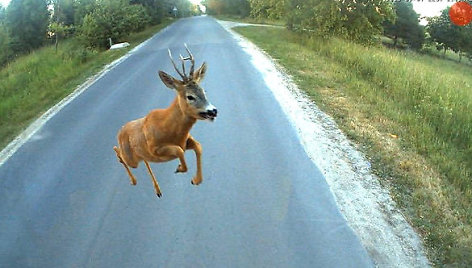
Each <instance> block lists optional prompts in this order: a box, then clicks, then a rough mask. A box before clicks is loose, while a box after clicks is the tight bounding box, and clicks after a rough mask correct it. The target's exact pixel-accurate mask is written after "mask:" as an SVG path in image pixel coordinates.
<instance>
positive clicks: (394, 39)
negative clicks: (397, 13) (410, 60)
mask: <svg viewBox="0 0 472 268" xmlns="http://www.w3.org/2000/svg"><path fill="white" fill-rule="evenodd" d="M397 42H398V36H396V35H395V38H393V47H397Z"/></svg>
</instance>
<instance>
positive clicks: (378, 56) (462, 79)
mask: <svg viewBox="0 0 472 268" xmlns="http://www.w3.org/2000/svg"><path fill="white" fill-rule="evenodd" d="M237 31H238V32H239V33H241V34H243V35H245V36H246V37H248V38H249V39H251V41H253V42H255V43H256V44H257V45H258V46H260V47H261V48H263V49H264V50H266V51H267V52H268V53H269V54H271V55H272V56H273V57H274V58H276V59H278V61H279V62H280V63H281V64H282V65H283V66H285V67H286V69H287V70H288V72H289V73H290V74H291V75H292V76H293V77H294V79H295V81H297V83H298V84H299V86H300V87H301V88H302V89H304V90H305V91H306V92H307V93H308V94H309V95H310V96H313V98H314V99H315V100H317V101H319V102H320V103H321V104H323V105H325V106H326V109H327V110H328V111H330V112H333V113H334V117H335V118H337V119H338V120H337V121H338V122H339V123H340V125H341V126H342V127H343V129H344V131H345V132H347V133H348V134H349V135H350V136H352V137H353V138H354V139H356V140H357V141H358V142H361V143H362V144H363V145H364V148H367V149H366V153H367V154H368V156H369V158H370V159H372V160H373V161H374V163H373V166H374V168H375V170H376V172H377V173H378V174H379V175H380V176H382V177H383V178H384V179H385V182H387V181H388V183H389V184H391V185H392V186H393V187H392V194H393V196H394V197H395V199H396V200H397V201H398V202H399V204H401V206H402V207H403V208H404V211H405V213H406V214H407V215H408V216H409V218H410V221H411V222H412V223H413V224H414V225H415V227H417V228H418V229H419V230H420V231H421V233H422V234H423V236H424V239H425V242H426V245H427V246H428V248H429V253H430V257H431V259H432V260H433V261H434V263H436V264H439V265H448V264H451V265H458V266H471V265H472V209H471V208H472V113H471V111H472V110H471V108H472V105H471V103H472V76H471V71H472V68H471V67H470V66H467V65H463V64H459V63H455V62H452V61H450V60H441V59H438V58H436V57H431V56H427V55H420V54H416V53H413V52H407V51H403V52H402V51H395V50H391V49H386V48H383V47H364V46H361V45H358V44H354V43H350V42H346V41H343V40H338V39H331V40H319V39H310V38H308V37H305V36H302V35H298V34H295V33H292V32H289V31H287V30H285V29H277V28H265V27H264V28H263V27H257V28H255V27H244V28H237ZM327 89H329V90H327ZM327 91H329V92H334V93H332V94H338V95H340V96H343V97H345V99H346V101H344V103H349V105H344V103H342V104H341V105H339V103H336V104H335V105H333V102H331V101H330V100H329V99H330V98H331V97H332V96H331V95H327V94H325V92H327ZM330 94H331V93H330ZM336 96H337V95H336ZM344 110H349V111H348V112H344ZM356 113H360V114H362V117H363V118H367V119H368V120H369V121H370V123H369V124H370V125H372V126H373V127H374V129H375V131H378V132H380V133H384V134H387V133H391V134H394V136H395V137H399V138H398V139H396V140H395V142H396V143H397V144H398V147H399V148H401V151H403V153H399V154H395V155H394V156H392V155H390V154H391V153H392V152H394V150H391V149H390V148H384V147H382V145H379V144H382V142H381V141H379V140H382V139H384V138H376V136H375V135H373V134H372V135H371V134H368V133H365V132H369V131H371V130H370V128H363V129H353V128H352V122H351V121H352V120H353V119H352V118H348V116H350V115H352V114H356ZM384 136H388V135H384ZM376 139H377V140H376ZM383 144H385V143H383ZM416 155H419V157H418V158H417V157H416ZM410 157H411V159H398V158H410ZM423 160H424V161H423ZM412 162H414V163H412ZM405 163H406V164H405ZM430 170H431V172H430Z"/></svg>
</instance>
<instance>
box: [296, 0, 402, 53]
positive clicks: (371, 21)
mask: <svg viewBox="0 0 472 268" xmlns="http://www.w3.org/2000/svg"><path fill="white" fill-rule="evenodd" d="M288 10H289V13H290V14H289V15H288V18H289V21H288V25H289V27H290V28H292V29H297V30H299V31H305V32H311V33H313V34H315V35H317V36H320V37H324V38H326V37H331V36H339V37H342V38H345V39H349V40H353V41H356V42H360V43H364V44H369V43H373V42H375V41H376V37H377V36H378V35H380V34H381V33H382V31H383V28H382V23H383V21H384V20H387V19H390V20H391V19H393V16H394V14H393V8H392V5H391V4H390V3H389V2H388V1H383V0H357V1H356V0H345V1H332V0H307V1H302V0H289V3H288Z"/></svg>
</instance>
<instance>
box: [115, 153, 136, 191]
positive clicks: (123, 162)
mask: <svg viewBox="0 0 472 268" xmlns="http://www.w3.org/2000/svg"><path fill="white" fill-rule="evenodd" d="M113 150H115V152H116V156H117V157H118V161H120V163H121V164H123V166H124V167H125V169H126V172H128V176H129V179H130V181H131V184H132V185H136V178H135V177H134V176H133V173H131V170H129V167H128V165H127V164H126V163H125V161H123V158H121V154H120V149H118V147H116V146H113Z"/></svg>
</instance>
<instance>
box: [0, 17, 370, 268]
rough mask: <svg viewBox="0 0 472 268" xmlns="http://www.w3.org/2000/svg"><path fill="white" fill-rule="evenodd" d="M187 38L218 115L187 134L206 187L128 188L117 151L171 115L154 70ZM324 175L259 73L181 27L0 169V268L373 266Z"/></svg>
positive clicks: (193, 23)
mask: <svg viewBox="0 0 472 268" xmlns="http://www.w3.org/2000/svg"><path fill="white" fill-rule="evenodd" d="M184 42H186V43H187V44H188V46H189V47H190V49H191V50H192V52H193V53H194V56H195V58H196V60H197V65H198V66H200V64H201V63H202V61H203V60H205V61H206V62H207V63H208V73H207V75H206V78H205V80H204V81H203V83H202V86H203V87H204V88H205V89H206V91H207V95H208V98H209V100H210V101H211V102H212V103H213V104H214V105H215V106H216V107H217V108H218V118H217V119H216V121H215V122H214V123H208V122H199V123H197V125H196V126H195V127H194V129H193V130H192V135H193V136H194V137H195V138H196V139H197V140H199V141H200V143H201V144H202V145H203V175H204V181H203V183H202V184H201V185H200V186H198V187H196V186H193V185H191V184H190V179H191V178H192V176H193V175H194V174H195V169H196V164H195V157H194V153H193V152H192V151H189V152H187V153H186V158H187V163H188V166H189V172H188V173H187V174H177V175H175V174H174V173H173V172H174V170H175V168H176V166H177V164H178V163H177V161H171V162H168V163H164V164H152V167H153V169H154V172H155V174H156V177H157V179H158V181H159V185H160V187H161V190H162V193H163V197H162V198H161V199H159V198H157V197H156V195H155V193H154V189H153V187H152V184H151V180H150V178H149V175H148V174H147V171H146V168H145V166H144V165H141V166H140V167H139V168H138V169H137V170H134V174H135V175H136V177H137V179H138V184H137V185H136V186H130V183H129V179H128V176H127V174H126V172H125V170H124V168H123V167H122V166H121V165H120V164H119V163H118V162H117V159H116V156H115V153H114V152H113V150H112V147H113V146H114V145H115V144H116V133H117V131H118V130H119V128H120V127H121V126H122V125H123V124H124V123H126V122H127V121H129V120H132V119H135V118H138V117H142V116H144V115H145V114H147V113H148V112H149V111H150V110H151V109H154V108H157V107H166V106H167V105H169V103H170V102H171V101H172V99H173V98H174V93H173V92H172V91H171V90H169V89H168V88H166V87H165V86H164V84H163V83H162V82H161V81H160V80H159V77H158V75H157V71H158V70H164V71H166V72H168V73H172V74H173V75H176V73H175V71H173V68H172V65H171V63H170V61H169V59H168V55H167V48H170V49H171V50H172V51H173V53H174V55H178V54H179V53H182V54H183V53H184V48H183V43H184ZM369 266H372V262H371V260H370V258H369V256H368V255H367V253H366V251H365V250H364V248H363V247H362V245H361V244H360V243H359V240H358V238H357V237H356V236H355V235H354V233H353V232H352V230H351V229H350V228H349V227H348V226H347V224H346V222H345V220H344V219H343V217H342V215H341V214H340V212H339V211H338V209H337V207H336V204H335V202H334V199H333V196H332V194H331V192H330V190H329V188H328V186H327V184H326V182H325V180H324V178H323V176H322V175H321V174H320V172H319V171H318V169H317V167H316V166H315V165H314V164H313V163H312V161H311V160H310V159H309V158H308V157H307V155H306V153H305V151H304V150H303V147H302V146H301V144H300V142H299V140H298V138H297V135H296V131H295V129H293V127H292V126H291V125H290V123H289V121H288V119H287V118H286V116H285V115H284V113H283V112H282V110H281V109H280V107H279V105H278V103H277V102H276V100H275V99H274V97H273V95H272V93H271V91H270V90H269V89H268V88H267V86H266V85H265V84H264V80H263V78H262V76H261V74H260V73H258V71H257V70H256V68H255V67H254V66H253V65H252V64H251V61H250V57H249V56H248V55H246V54H245V53H244V52H243V51H242V49H241V48H240V47H238V45H237V44H236V42H235V41H234V40H233V39H232V37H231V35H230V34H229V33H227V32H226V31H225V30H224V29H223V28H222V27H221V26H220V25H219V24H218V23H217V22H216V21H215V20H214V19H212V18H210V17H194V18H188V19H182V20H179V21H177V22H176V23H174V24H173V25H171V26H170V27H169V28H167V29H166V30H164V31H163V32H161V33H159V34H157V35H155V36H154V37H153V38H152V39H151V40H150V41H148V42H147V43H146V44H145V45H143V46H142V47H141V48H139V49H137V50H136V51H134V52H133V53H132V55H131V56H130V57H128V58H127V59H126V60H124V61H123V62H121V63H120V64H119V65H117V66H116V67H115V68H113V69H112V70H111V71H109V72H108V73H107V74H106V75H104V76H103V77H101V78H100V79H99V80H98V81H97V82H95V83H94V84H93V85H92V86H91V87H90V88H89V89H88V90H87V91H85V92H84V93H82V94H81V95H80V96H79V97H77V98H76V99H75V100H74V101H72V102H71V103H69V104H68V105H67V106H65V107H64V108H63V109H62V110H61V111H60V112H59V113H57V114H56V115H55V116H54V117H53V118H52V119H51V120H49V121H48V122H47V123H46V124H45V125H44V126H43V127H42V129H40V130H39V131H38V132H37V133H36V134H35V135H34V136H33V137H32V138H31V139H30V140H29V141H28V142H27V143H25V144H24V145H23V146H22V147H21V148H20V149H19V150H18V151H17V152H16V153H15V154H14V155H13V156H12V157H11V158H10V159H9V160H8V161H6V162H5V164H4V165H3V166H1V167H0V267H369Z"/></svg>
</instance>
